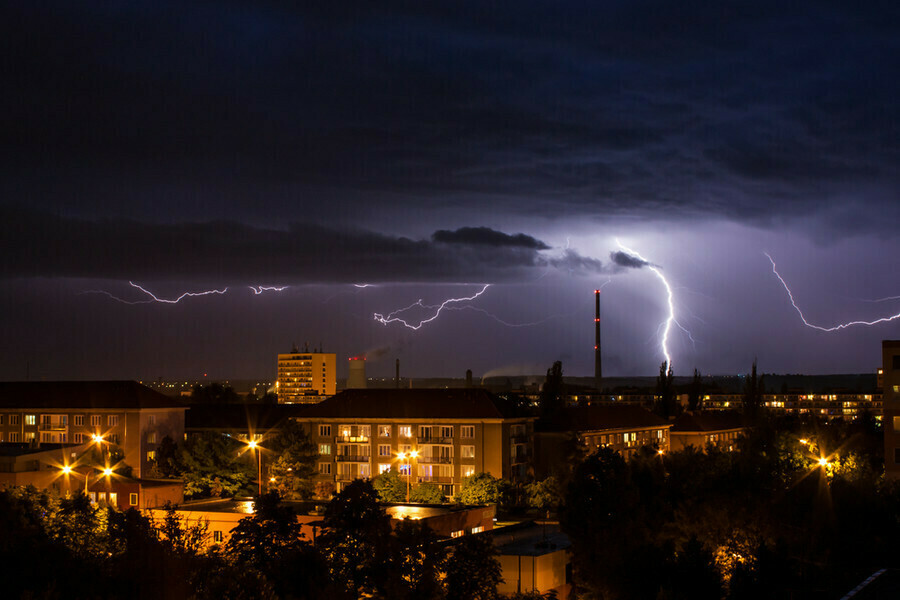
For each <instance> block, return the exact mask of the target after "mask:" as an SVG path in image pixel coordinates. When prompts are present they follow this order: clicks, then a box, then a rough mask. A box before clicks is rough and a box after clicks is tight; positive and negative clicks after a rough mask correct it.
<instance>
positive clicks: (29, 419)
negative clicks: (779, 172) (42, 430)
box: [25, 415, 35, 425]
mask: <svg viewBox="0 0 900 600" xmlns="http://www.w3.org/2000/svg"><path fill="white" fill-rule="evenodd" d="M25 424H26V425H34V424H35V417H34V415H25Z"/></svg>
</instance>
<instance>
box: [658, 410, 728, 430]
mask: <svg viewBox="0 0 900 600" xmlns="http://www.w3.org/2000/svg"><path fill="white" fill-rule="evenodd" d="M743 426H744V424H743V422H742V420H741V415H740V413H737V412H735V411H733V410H717V411H702V412H696V413H683V414H681V415H679V417H678V418H677V419H675V425H674V426H673V427H672V432H673V433H678V432H679V431H722V430H725V429H740V428H742V427H743Z"/></svg>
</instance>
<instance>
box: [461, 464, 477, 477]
mask: <svg viewBox="0 0 900 600" xmlns="http://www.w3.org/2000/svg"><path fill="white" fill-rule="evenodd" d="M474 474H475V465H463V466H462V476H463V477H471V476H472V475H474Z"/></svg>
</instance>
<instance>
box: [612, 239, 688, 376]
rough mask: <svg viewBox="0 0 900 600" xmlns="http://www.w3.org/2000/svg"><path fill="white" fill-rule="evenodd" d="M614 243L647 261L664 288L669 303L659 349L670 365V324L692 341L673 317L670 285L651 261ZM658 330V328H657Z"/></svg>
mask: <svg viewBox="0 0 900 600" xmlns="http://www.w3.org/2000/svg"><path fill="white" fill-rule="evenodd" d="M616 243H617V244H618V245H619V248H621V249H622V250H624V251H625V252H627V253H628V254H631V255H632V256H636V257H638V258H639V259H641V260H642V261H644V262H645V263H647V268H648V269H650V270H651V271H653V274H654V275H656V276H657V277H659V280H660V281H661V282H662V284H663V287H665V288H666V301H667V303H668V305H669V317H668V318H667V319H666V320H665V321H663V322H662V323H660V326H659V329H661V330H662V338H661V339H660V349H661V350H662V353H663V356H665V357H666V364H667V365H668V366H669V367H671V366H672V355H671V354H670V353H669V333H670V332H671V331H672V325H675V326H676V327H678V328H679V329H681V330H682V331H683V332H684V333H685V334H687V336H688V338H689V339H690V340H691V342H694V338H693V336H691V332H690V331H688V330H687V329H685V327H684V326H683V325H682V324H681V323H679V322H678V320H677V319H676V318H675V294H674V293H673V292H672V286H671V285H669V282H668V280H666V277H665V275H663V274H662V271H661V270H660V269H659V267H657V266H656V265H654V264H653V263H651V262H650V261H649V260H647V259H646V258H644V257H643V256H641V255H640V253H639V252H636V251H634V250H632V249H631V248H629V247H628V246H625V245H624V244H623V243H622V242H620V241H619V240H618V238H617V239H616ZM657 331H658V330H657Z"/></svg>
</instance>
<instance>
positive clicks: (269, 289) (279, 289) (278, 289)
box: [247, 285, 290, 296]
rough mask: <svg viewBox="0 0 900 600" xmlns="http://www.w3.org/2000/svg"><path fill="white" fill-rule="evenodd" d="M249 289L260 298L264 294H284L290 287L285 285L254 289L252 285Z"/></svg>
mask: <svg viewBox="0 0 900 600" xmlns="http://www.w3.org/2000/svg"><path fill="white" fill-rule="evenodd" d="M247 287H248V288H250V289H251V290H253V293H254V294H256V295H257V296H259V295H260V294H262V293H263V292H283V291H284V290H286V289H288V288H289V287H290V286H287V285H283V286H281V287H278V286H274V285H273V286H264V285H260V286H257V287H253V286H252V285H248V286H247Z"/></svg>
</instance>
